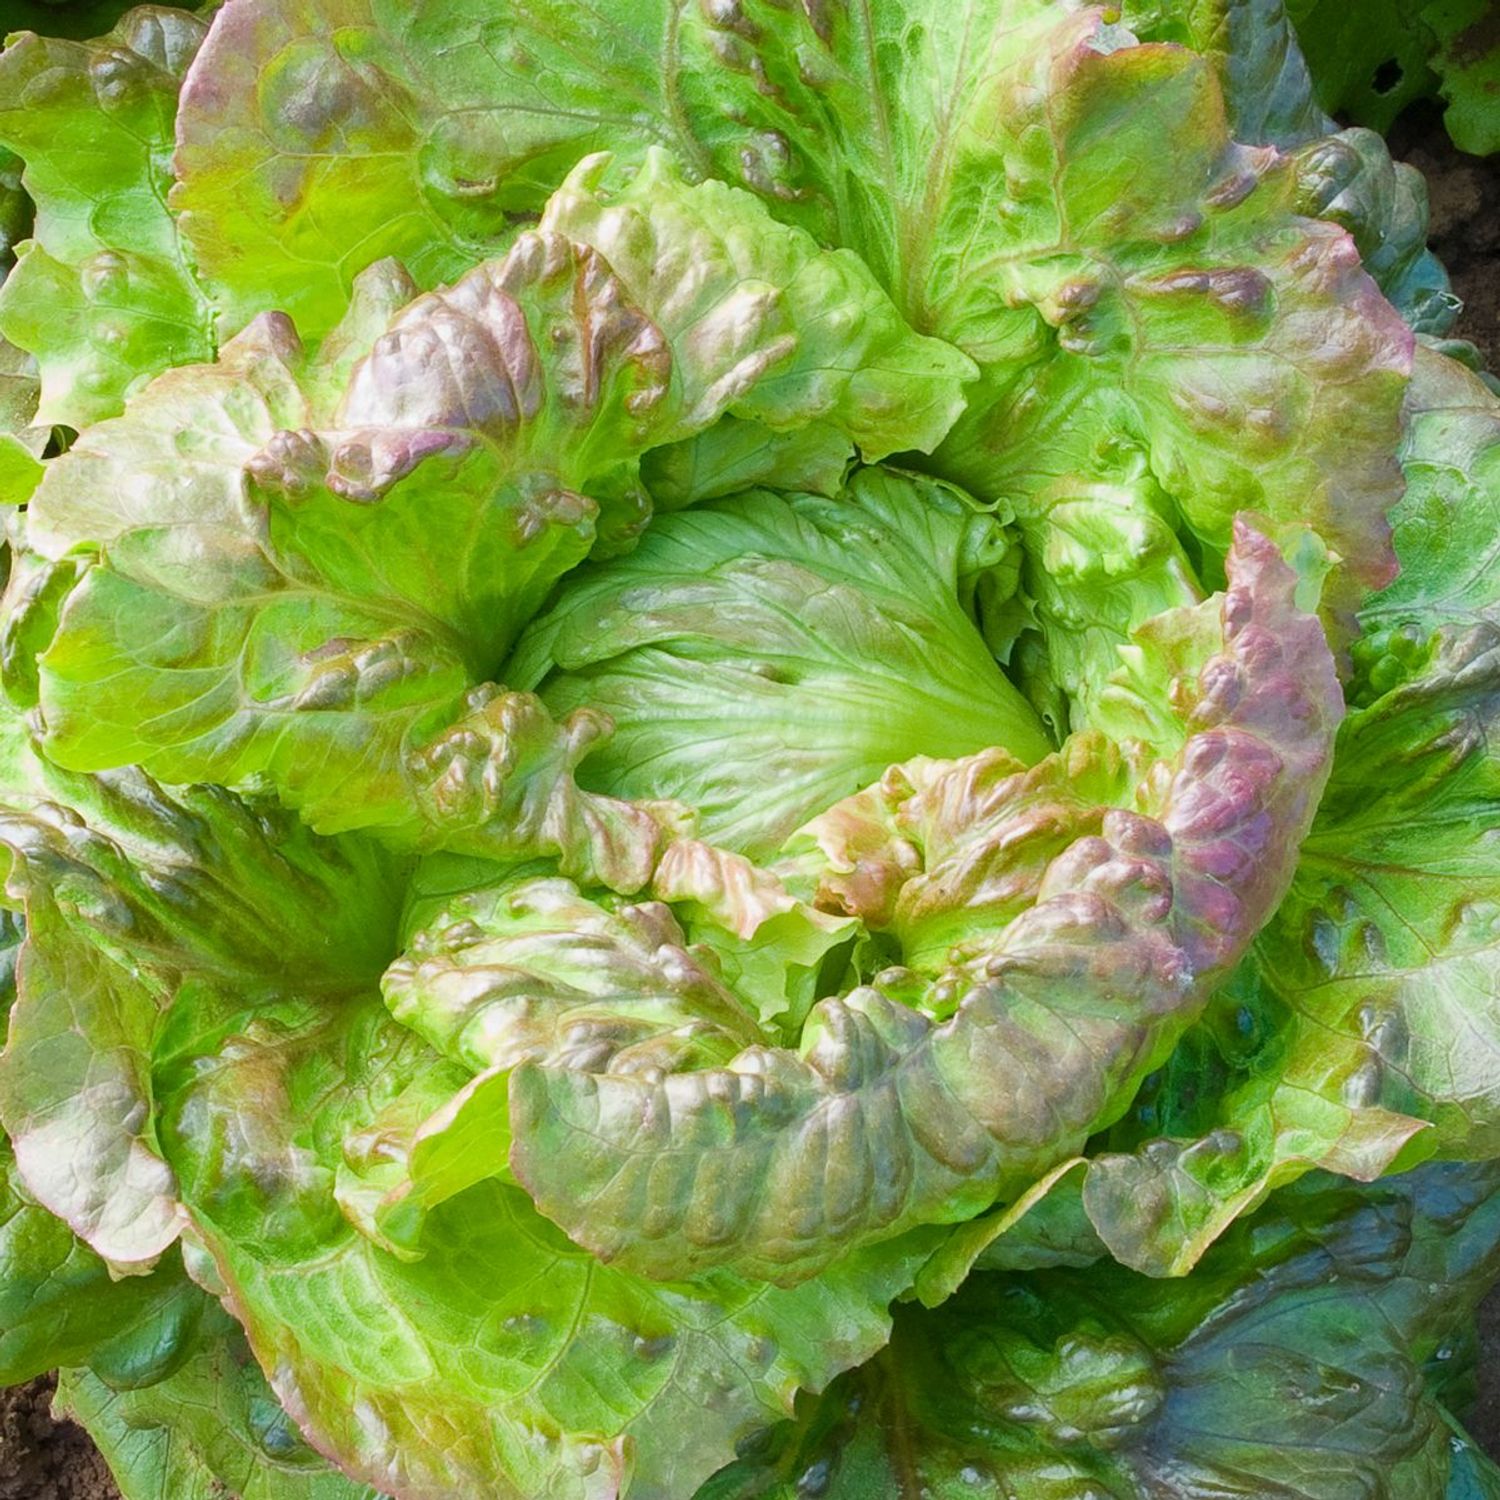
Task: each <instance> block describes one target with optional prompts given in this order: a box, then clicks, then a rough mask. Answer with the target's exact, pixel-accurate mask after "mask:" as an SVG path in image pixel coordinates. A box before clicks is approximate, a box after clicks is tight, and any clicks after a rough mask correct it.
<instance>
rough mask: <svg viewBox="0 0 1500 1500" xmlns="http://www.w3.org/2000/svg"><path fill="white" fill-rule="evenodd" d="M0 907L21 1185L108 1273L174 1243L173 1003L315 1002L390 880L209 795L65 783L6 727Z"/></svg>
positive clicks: (359, 957) (139, 779) (390, 901)
mask: <svg viewBox="0 0 1500 1500" xmlns="http://www.w3.org/2000/svg"><path fill="white" fill-rule="evenodd" d="M3 735H4V739H3V759H0V849H3V851H4V861H5V883H4V891H5V900H6V904H7V905H9V906H11V907H12V908H14V909H20V910H23V911H24V913H25V917H26V940H25V942H24V944H23V945H22V947H21V950H20V954H19V960H18V963H17V969H16V981H17V998H16V1001H15V1003H14V1005H13V1007H12V1008H11V1011H10V1019H9V1028H8V1039H7V1042H6V1046H5V1050H4V1052H3V1053H0V1119H3V1121H4V1126H5V1130H6V1133H7V1135H8V1136H9V1137H10V1140H11V1142H12V1144H13V1147H14V1151H15V1159H16V1167H17V1170H18V1173H19V1177H20V1180H21V1181H22V1182H23V1183H24V1185H25V1188H26V1190H27V1192H28V1193H30V1194H31V1195H32V1196H34V1198H35V1199H36V1200H37V1202H39V1203H40V1204H41V1205H43V1206H44V1207H46V1208H47V1209H50V1210H51V1211H52V1212H53V1213H55V1214H56V1215H57V1216H58V1217H59V1218H60V1219H62V1220H64V1221H65V1222H66V1223H67V1224H68V1225H69V1226H71V1228H72V1230H73V1231H74V1232H75V1233H77V1234H78V1235H79V1236H80V1238H82V1239H83V1240H84V1241H86V1242H87V1243H88V1244H89V1246H90V1247H91V1248H92V1249H93V1250H94V1251H95V1252H97V1253H98V1254H99V1255H100V1256H102V1257H103V1258H104V1259H105V1260H107V1261H109V1262H111V1263H112V1265H113V1267H114V1268H115V1269H116V1270H117V1271H125V1272H134V1273H137V1274H139V1273H141V1272H144V1271H147V1270H149V1269H150V1267H151V1265H152V1264H153V1263H154V1262H155V1260H156V1258H157V1257H158V1256H159V1255H160V1254H161V1252H162V1251H163V1250H164V1249H165V1248H166V1247H167V1246H168V1245H169V1244H171V1242H172V1241H173V1240H174V1239H175V1238H176V1236H177V1234H178V1232H179V1229H180V1227H181V1219H180V1214H179V1210H178V1205H177V1198H176V1182H175V1178H174V1174H173V1173H172V1171H171V1169H170V1167H169V1166H168V1165H167V1163H166V1162H165V1161H164V1160H163V1158H162V1156H161V1154H160V1151H159V1149H158V1144H157V1141H156V1136H155V1125H154V1120H153V1115H152V1101H153V1098H154V1084H153V1072H152V1069H153V1061H152V1059H153V1053H154V1049H155V1047H156V1045H157V1042H158V1040H159V1037H160V1035H161V1032H162V1030H163V1028H164V1027H165V1026H166V1025H167V1024H168V1021H169V1019H170V1013H171V1007H172V1005H173V1003H174V1001H175V999H176V998H177V997H178V996H179V995H180V994H181V993H182V992H184V991H185V990H193V991H196V990H202V991H204V992H206V993H229V994H234V995H237V996H239V997H240V999H241V1003H244V1002H245V1001H247V1000H253V999H254V998H255V997H256V996H257V995H260V994H263V993H264V994H275V993H277V986H278V985H279V986H281V987H287V986H295V988H296V989H297V990H298V991H299V992H300V993H303V994H306V995H308V996H321V997H325V998H328V999H332V998H334V997H336V996H337V995H339V994H340V993H341V992H342V991H343V990H344V989H345V988H346V987H347V986H348V985H349V984H350V983H351V980H352V982H356V983H358V982H361V981H363V982H364V983H366V984H368V983H370V982H372V980H373V978H374V977H375V976H377V975H378V974H379V972H380V970H381V968H382V967H383V965H384V963H385V962H386V960H387V958H388V957H389V944H390V943H391V941H392V939H393V937H394V926H395V918H396V903H397V902H398V900H399V888H400V885H399V875H400V872H399V869H398V867H397V866H395V865H394V864H393V862H392V861H391V860H390V859H389V858H387V857H386V856H385V855H384V854H383V852H382V851H380V850H379V849H377V848H367V847H364V846H354V845H348V844H341V843H334V842H329V841H326V840H320V839H318V838H316V837H314V836H312V835H310V834H309V833H308V832H307V831H306V829H305V828H303V826H302V825H301V824H300V823H298V822H297V820H296V819H295V818H292V817H290V816H289V815H287V814H284V813H281V812H280V811H279V810H277V809H274V808H268V807H264V806H255V807H252V806H250V805H247V804H245V803H242V802H240V801H239V800H238V799H237V798H235V797H233V796H232V795H231V794H229V793H227V792H225V791H223V790H222V789H220V788H217V787H189V788H178V789H166V788H163V787H161V786H160V785H158V784H157V783H156V782H154V781H152V780H151V779H150V778H148V777H146V776H144V775H142V774H141V773H139V772H137V771H133V770H127V771H121V772H113V773H109V774H107V775H104V776H99V777H94V776H85V775H77V774H74V773H70V772H65V771H61V770H59V769H57V768H56V767H54V766H52V765H51V764H49V763H48V762H47V761H45V760H44V759H43V758H42V757H41V756H40V755H38V754H37V753H36V751H35V748H34V746H33V743H32V741H31V739H30V736H29V735H28V733H27V730H26V727H25V725H24V723H23V722H22V721H21V719H20V718H19V717H18V716H16V715H14V714H13V713H11V714H7V715H6V716H5V718H4V727H3Z"/></svg>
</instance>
